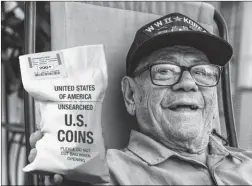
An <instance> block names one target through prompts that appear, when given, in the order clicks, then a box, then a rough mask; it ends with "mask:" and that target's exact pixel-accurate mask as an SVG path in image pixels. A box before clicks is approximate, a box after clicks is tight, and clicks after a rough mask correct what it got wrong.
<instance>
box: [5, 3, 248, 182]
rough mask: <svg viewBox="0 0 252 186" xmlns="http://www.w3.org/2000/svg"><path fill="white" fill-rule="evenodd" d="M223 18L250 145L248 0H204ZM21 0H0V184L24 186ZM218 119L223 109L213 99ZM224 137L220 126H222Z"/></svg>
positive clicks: (238, 109) (39, 42) (241, 122)
mask: <svg viewBox="0 0 252 186" xmlns="http://www.w3.org/2000/svg"><path fill="white" fill-rule="evenodd" d="M208 3H210V4H212V5H213V6H214V7H215V8H216V9H217V10H218V11H219V12H220V13H221V14H222V15H223V17H224V19H225V21H226V23H227V26H228V30H229V39H230V43H231V45H232V46H233V49H234V56H233V58H232V59H231V61H230V64H231V85H232V99H233V109H234V117H235V123H236V132H237V137H238V144H239V148H245V149H250V150H252V114H251V110H252V34H251V33H252V24H251V18H252V2H235V1H231V2H217V1H214V2H208ZM36 6H37V13H36V21H37V24H36V52H42V51H50V50H51V30H50V28H51V27H50V2H44V1H43V2H42V1H41V2H37V3H36ZM24 19H25V13H24V2H21V1H18V2H15V1H12V2H10V1H8V2H5V1H2V2H1V130H2V132H1V143H2V144H1V145H2V148H1V149H2V151H1V154H2V160H1V161H2V166H1V169H2V171H1V174H2V175H1V176H2V185H24V184H25V183H26V179H25V176H24V174H23V172H22V171H21V169H22V168H23V167H24V165H25V161H26V157H25V135H24V131H25V130H24V94H23V87H22V83H21V76H20V70H19V62H18V56H19V55H22V54H24V35H25V33H24ZM219 111H220V120H221V123H224V112H223V107H222V102H221V99H220V100H219ZM222 131H223V135H224V136H225V129H224V128H223V129H222Z"/></svg>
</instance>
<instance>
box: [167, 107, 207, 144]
mask: <svg viewBox="0 0 252 186" xmlns="http://www.w3.org/2000/svg"><path fill="white" fill-rule="evenodd" d="M162 123H163V127H164V129H165V130H166V131H173V132H172V133H173V134H172V135H173V136H174V137H176V138H179V139H180V140H183V141H188V140H193V139H195V138H197V137H198V136H199V135H200V132H201V131H202V128H203V127H204V126H203V125H204V122H203V117H202V112H201V111H198V112H187V111H185V112H173V111H170V110H168V111H165V115H164V116H163V122H162Z"/></svg>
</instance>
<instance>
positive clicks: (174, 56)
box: [139, 46, 209, 66]
mask: <svg viewBox="0 0 252 186" xmlns="http://www.w3.org/2000/svg"><path fill="white" fill-rule="evenodd" d="M162 62H163V63H166V62H172V63H174V64H177V65H182V64H181V62H185V63H187V64H188V65H197V64H208V63H209V60H208V58H207V57H206V55H205V54H204V53H203V52H201V51H200V50H198V49H196V48H193V47H190V46H173V47H165V48H161V49H159V50H156V51H154V52H152V53H151V54H150V55H149V56H146V57H145V58H143V59H142V60H141V62H140V65H139V66H143V65H145V64H147V63H148V64H153V63H162Z"/></svg>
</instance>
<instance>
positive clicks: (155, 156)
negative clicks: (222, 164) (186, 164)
mask: <svg viewBox="0 0 252 186" xmlns="http://www.w3.org/2000/svg"><path fill="white" fill-rule="evenodd" d="M127 148H128V150H130V151H131V152H132V153H134V154H135V155H136V156H138V157H139V158H141V159H142V160H143V161H145V162H147V163H148V164H149V165H156V164H159V163H162V162H163V161H165V160H167V159H168V158H170V157H171V156H173V155H175V156H180V155H179V154H178V153H177V152H175V151H173V150H171V149H169V148H167V147H166V146H164V145H163V144H161V143H159V142H157V141H155V140H154V139H152V138H150V137H149V136H147V135H145V134H143V133H140V132H137V131H135V130H132V131H131V134H130V140H129V145H128V147H127ZM209 154H215V155H219V156H228V155H231V156H234V157H236V156H235V154H234V153H231V152H230V151H228V150H227V149H226V148H225V147H224V146H223V145H221V144H220V143H219V142H218V141H217V140H216V139H215V138H214V137H213V136H210V139H209ZM188 158H189V157H188Z"/></svg>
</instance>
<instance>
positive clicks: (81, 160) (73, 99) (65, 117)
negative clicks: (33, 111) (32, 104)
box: [19, 45, 109, 184]
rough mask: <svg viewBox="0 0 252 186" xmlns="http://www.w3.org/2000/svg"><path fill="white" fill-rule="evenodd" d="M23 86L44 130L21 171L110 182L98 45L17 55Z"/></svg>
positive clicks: (104, 68)
mask: <svg viewBox="0 0 252 186" xmlns="http://www.w3.org/2000/svg"><path fill="white" fill-rule="evenodd" d="M19 60H20V68H21V75H22V81H23V85H24V88H25V90H26V91H27V92H28V93H29V94H30V95H31V96H33V97H34V99H36V100H37V101H38V102H39V109H40V113H41V122H40V126H39V127H38V128H40V129H41V131H42V133H43V134H44V136H43V138H42V139H41V140H39V141H38V142H37V144H36V149H37V155H36V158H35V160H34V161H33V162H32V163H31V164H29V165H27V166H26V167H25V168H23V171H25V172H37V171H43V172H44V171H45V172H52V173H58V174H62V175H64V177H65V178H67V179H69V180H74V181H81V182H88V183H94V184H99V183H106V182H109V172H108V168H107V163H106V159H105V147H104V140H103V137H102V127H101V111H102V110H101V109H102V101H103V98H104V95H105V91H106V88H107V66H106V61H105V55H104V49H103V45H90V46H82V47H75V48H70V49H64V50H59V51H52V52H43V53H36V54H29V55H24V56H20V57H19Z"/></svg>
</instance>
